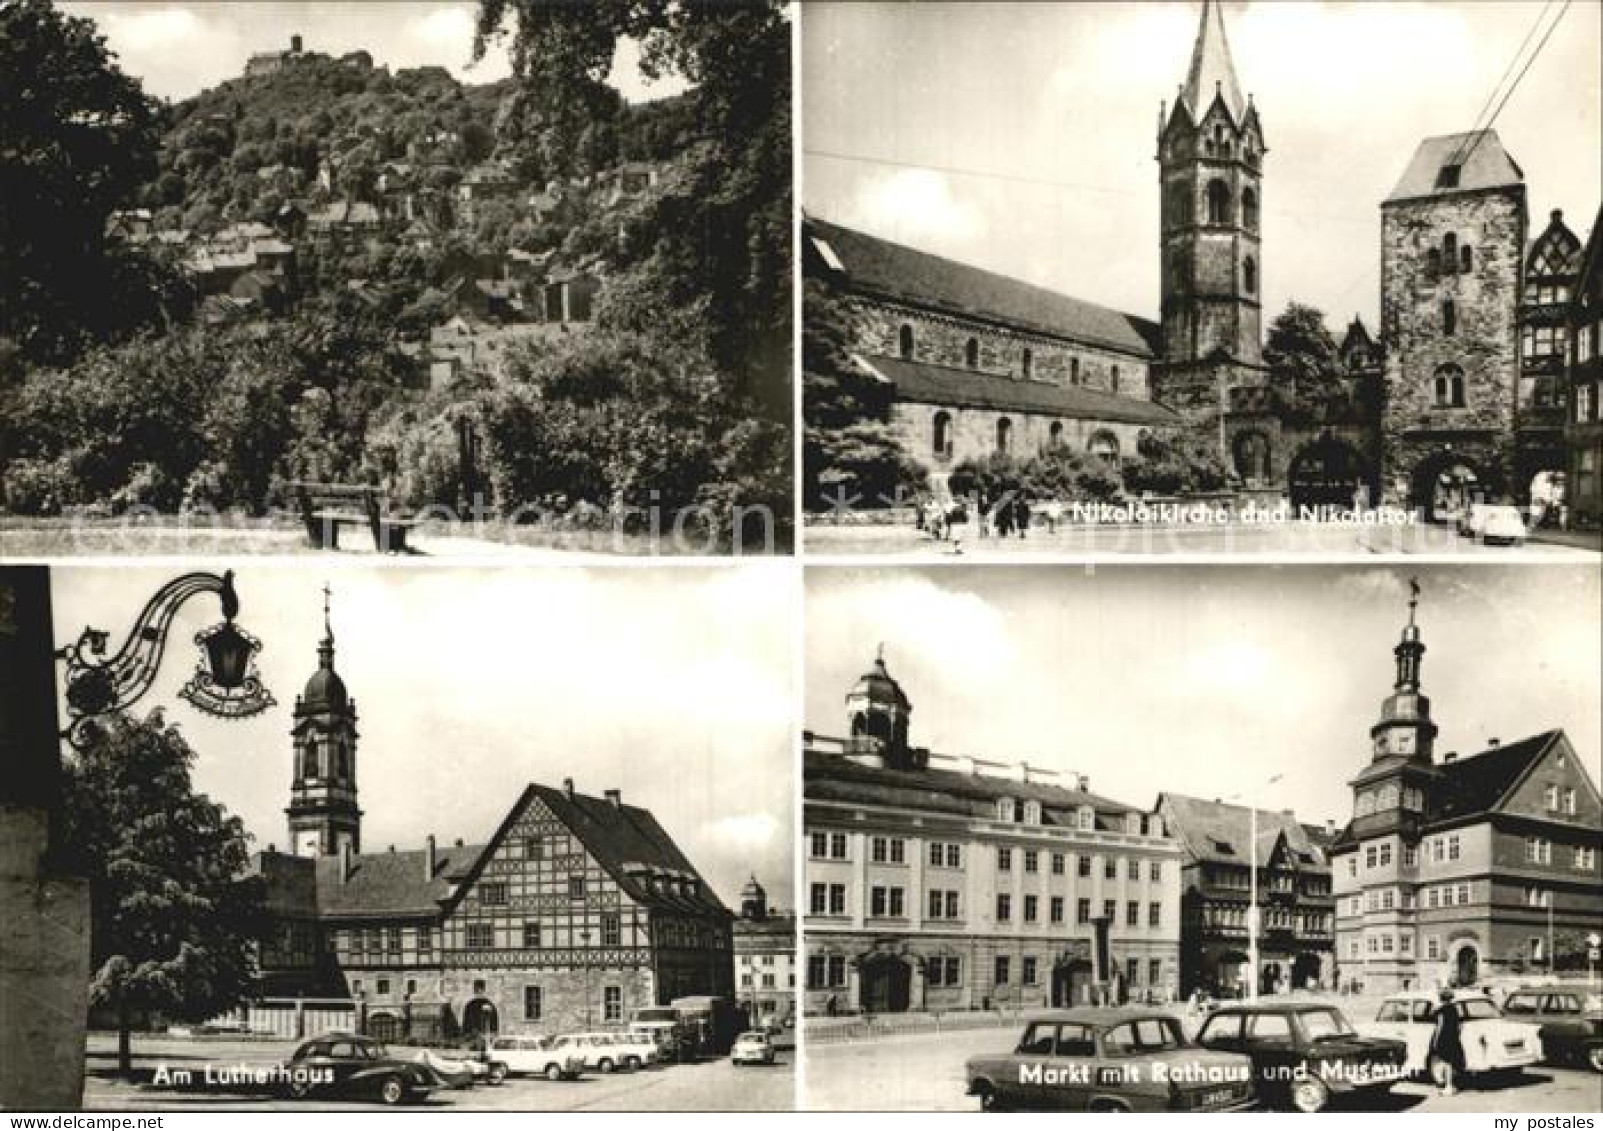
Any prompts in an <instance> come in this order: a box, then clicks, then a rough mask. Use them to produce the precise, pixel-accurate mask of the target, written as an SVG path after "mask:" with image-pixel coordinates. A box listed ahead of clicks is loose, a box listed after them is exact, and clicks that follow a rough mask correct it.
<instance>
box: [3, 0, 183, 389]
mask: <svg viewBox="0 0 1603 1131" xmlns="http://www.w3.org/2000/svg"><path fill="white" fill-rule="evenodd" d="M157 136H158V125H157V114H156V108H155V106H154V104H153V103H152V102H151V101H150V100H149V99H147V98H146V97H145V94H144V91H143V90H142V89H141V87H140V85H139V83H138V82H137V81H135V80H134V79H131V78H129V77H128V76H127V75H125V74H123V72H122V71H121V70H120V69H118V67H117V65H116V63H115V62H114V60H113V57H112V55H111V54H110V52H108V51H107V49H106V45H105V40H104V38H103V37H101V36H100V35H98V34H97V33H96V31H95V26H94V24H93V22H91V21H90V20H86V19H81V18H76V17H71V16H65V15H62V14H61V13H60V12H58V11H56V10H55V8H54V7H53V6H52V5H51V4H50V3H49V2H48V0H14V2H12V3H7V4H3V5H0V264H4V267H3V269H0V338H9V339H11V340H12V341H13V342H14V343H15V344H16V348H19V349H20V350H21V351H22V353H23V355H24V356H26V357H27V358H29V359H31V360H34V361H60V360H63V359H65V358H68V357H70V356H71V355H72V354H73V353H74V352H76V350H77V349H78V348H80V346H81V345H82V344H83V343H84V342H85V341H86V340H92V339H93V338H95V337H99V336H105V335H108V334H114V333H117V332H119V331H121V330H124V329H126V328H127V327H129V326H131V325H136V324H138V323H139V322H141V321H143V320H145V319H147V318H149V317H150V316H152V315H153V313H154V312H155V311H156V310H157V309H159V307H160V305H161V301H160V300H161V296H162V294H163V293H164V291H165V290H166V289H167V287H168V286H169V282H168V281H167V280H165V279H160V278H152V277H151V275H150V273H149V272H148V271H147V270H146V269H144V268H142V267H140V266H139V265H138V264H134V263H128V262H124V261H120V260H118V259H114V258H112V257H110V256H108V255H107V252H106V247H105V240H104V230H105V224H106V217H107V216H108V215H110V213H111V212H112V210H113V209H115V208H117V207H118V206H119V205H121V204H124V203H126V202H127V201H128V200H129V199H130V198H131V197H132V196H133V194H134V192H135V190H136V189H138V188H139V186H140V185H142V184H144V183H145V182H146V181H148V180H149V179H150V178H151V176H152V175H153V174H154V172H155V162H154V155H155V148H156V142H157Z"/></svg>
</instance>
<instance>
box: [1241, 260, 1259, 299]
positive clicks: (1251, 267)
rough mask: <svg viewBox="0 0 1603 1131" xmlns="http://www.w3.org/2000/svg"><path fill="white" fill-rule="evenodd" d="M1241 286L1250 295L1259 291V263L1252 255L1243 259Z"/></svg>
mask: <svg viewBox="0 0 1603 1131" xmlns="http://www.w3.org/2000/svg"><path fill="white" fill-rule="evenodd" d="M1241 287H1242V290H1244V291H1245V292H1246V293H1247V294H1249V295H1255V294H1257V293H1258V264H1257V263H1256V262H1254V261H1253V258H1252V256H1250V255H1249V256H1247V258H1245V259H1243V260H1242V261H1241Z"/></svg>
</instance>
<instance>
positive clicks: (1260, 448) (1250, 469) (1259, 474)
mask: <svg viewBox="0 0 1603 1131" xmlns="http://www.w3.org/2000/svg"><path fill="white" fill-rule="evenodd" d="M1231 452H1232V454H1233V455H1234V457H1235V464H1236V474H1237V475H1239V476H1241V478H1242V479H1243V480H1245V481H1247V482H1249V483H1250V482H1253V481H1257V482H1260V483H1261V482H1264V481H1266V480H1267V479H1269V477H1270V470H1269V437H1267V436H1265V435H1264V434H1263V433H1262V432H1259V431H1257V430H1256V429H1253V430H1250V431H1247V432H1239V433H1237V434H1236V438H1235V441H1234V443H1232V444H1231Z"/></svg>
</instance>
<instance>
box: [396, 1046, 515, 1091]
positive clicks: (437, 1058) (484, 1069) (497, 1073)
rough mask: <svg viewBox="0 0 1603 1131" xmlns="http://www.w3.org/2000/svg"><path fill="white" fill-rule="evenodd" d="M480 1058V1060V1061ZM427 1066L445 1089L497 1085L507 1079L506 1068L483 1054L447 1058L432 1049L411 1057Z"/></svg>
mask: <svg viewBox="0 0 1603 1131" xmlns="http://www.w3.org/2000/svg"><path fill="white" fill-rule="evenodd" d="M481 1057H482V1059H481ZM412 1059H413V1060H414V1061H416V1062H417V1063H419V1064H425V1065H427V1066H428V1067H429V1068H430V1069H431V1070H433V1072H434V1074H435V1075H436V1076H438V1077H439V1078H440V1083H441V1084H443V1085H444V1086H445V1087H447V1088H466V1087H468V1086H469V1085H470V1084H499V1083H501V1081H503V1080H505V1079H506V1078H507V1067H506V1065H505V1064H502V1063H501V1062H499V1061H491V1060H490V1059H489V1058H488V1057H483V1054H481V1053H476V1052H471V1051H470V1052H468V1053H467V1054H466V1055H463V1056H447V1055H444V1054H443V1053H439V1052H436V1051H434V1050H433V1049H420V1050H418V1052H417V1053H416V1055H414V1056H413V1057H412Z"/></svg>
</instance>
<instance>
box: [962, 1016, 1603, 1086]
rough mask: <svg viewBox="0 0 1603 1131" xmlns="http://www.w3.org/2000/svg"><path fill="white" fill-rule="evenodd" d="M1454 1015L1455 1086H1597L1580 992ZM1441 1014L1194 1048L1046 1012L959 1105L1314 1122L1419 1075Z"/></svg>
mask: <svg viewBox="0 0 1603 1131" xmlns="http://www.w3.org/2000/svg"><path fill="white" fill-rule="evenodd" d="M1455 1004H1456V1006H1457V1007H1458V1010H1459V1014H1460V1018H1461V1020H1462V1025H1461V1029H1460V1040H1461V1043H1462V1045H1463V1049H1464V1056H1465V1072H1466V1074H1469V1075H1480V1074H1502V1073H1508V1074H1512V1073H1518V1072H1519V1071H1521V1070H1523V1069H1524V1068H1527V1067H1529V1066H1531V1065H1534V1064H1538V1063H1543V1062H1546V1063H1551V1064H1574V1065H1581V1066H1586V1067H1590V1068H1591V1069H1592V1070H1594V1071H1597V1072H1603V1010H1600V1009H1599V1008H1598V1007H1597V1003H1596V1002H1591V1003H1588V1002H1587V1001H1586V1000H1585V996H1584V995H1583V994H1582V993H1581V992H1580V991H1576V990H1572V989H1565V988H1563V987H1535V988H1531V989H1528V990H1518V991H1516V992H1514V993H1512V994H1510V995H1509V997H1508V998H1507V999H1506V1001H1505V1002H1504V1009H1503V1010H1499V1009H1498V1007H1497V1006H1496V1005H1495V1004H1494V1003H1493V1002H1492V1000H1491V999H1490V998H1488V997H1486V996H1485V995H1484V994H1478V993H1465V994H1460V995H1456V996H1455ZM1440 1007H1441V1001H1440V999H1439V997H1438V995H1434V994H1427V993H1405V994H1399V995H1396V996H1394V997H1390V998H1387V999H1385V1000H1384V1001H1383V1002H1382V1003H1381V1006H1380V1008H1379V1010H1378V1012H1377V1014H1376V1016H1375V1019H1374V1021H1372V1022H1366V1023H1365V1024H1363V1025H1360V1026H1358V1027H1356V1028H1355V1027H1354V1026H1353V1025H1352V1024H1351V1023H1350V1022H1349V1021H1348V1020H1347V1018H1346V1016H1345V1015H1344V1014H1343V1013H1342V1011H1341V1010H1340V1009H1339V1008H1337V1007H1336V1006H1333V1005H1328V1004H1323V1003H1320V1002H1316V1001H1302V1002H1285V1001H1270V1002H1257V1003H1251V1004H1246V1003H1243V1004H1238V1005H1227V1006H1224V1007H1223V1008H1220V1009H1217V1010H1215V1011H1214V1012H1213V1013H1211V1014H1209V1015H1208V1017H1207V1018H1206V1020H1204V1021H1203V1022H1202V1025H1201V1027H1200V1028H1199V1029H1198V1030H1197V1034H1196V1037H1195V1039H1187V1037H1186V1036H1185V1033H1184V1030H1183V1029H1182V1028H1181V1025H1180V1022H1179V1021H1178V1020H1177V1019H1176V1018H1174V1017H1173V1016H1171V1015H1169V1014H1168V1013H1165V1012H1163V1011H1161V1010H1157V1009H1136V1008H1109V1009H1069V1010H1059V1011H1054V1012H1051V1013H1045V1014H1041V1015H1038V1016H1036V1017H1034V1018H1032V1019H1031V1020H1030V1021H1029V1022H1028V1023H1027V1024H1026V1026H1025V1029H1024V1032H1023V1033H1022V1034H1021V1036H1020V1038H1019V1042H1018V1044H1017V1046H1016V1047H1015V1048H1014V1049H1013V1051H1012V1052H1010V1053H1004V1054H1000V1055H993V1056H979V1057H974V1058H972V1059H970V1060H969V1061H968V1064H967V1066H966V1076H967V1080H968V1094H969V1095H972V1096H976V1097H978V1099H979V1101H980V1106H981V1108H983V1109H985V1110H990V1111H995V1110H1008V1109H1014V1108H1046V1109H1051V1110H1058V1111H1093V1112H1115V1111H1124V1112H1129V1111H1239V1110H1243V1109H1247V1108H1252V1107H1258V1106H1263V1107H1272V1108H1287V1109H1291V1110H1294V1111H1320V1110H1322V1109H1324V1108H1325V1107H1326V1106H1328V1105H1329V1104H1330V1103H1331V1101H1332V1100H1334V1099H1336V1098H1338V1097H1344V1096H1360V1095H1362V1094H1363V1093H1366V1092H1375V1091H1385V1090H1387V1089H1389V1088H1390V1087H1391V1086H1392V1085H1393V1084H1395V1083H1396V1082H1398V1081H1399V1080H1403V1079H1406V1078H1409V1077H1412V1076H1418V1075H1423V1074H1425V1073H1426V1072H1428V1070H1429V1067H1430V1042H1431V1034H1432V1033H1433V1032H1434V1030H1435V1028H1436V1014H1437V1010H1438V1009H1440Z"/></svg>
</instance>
